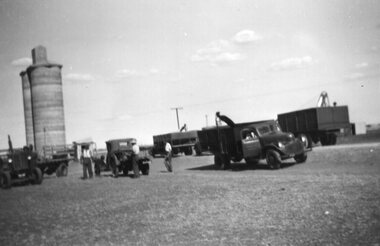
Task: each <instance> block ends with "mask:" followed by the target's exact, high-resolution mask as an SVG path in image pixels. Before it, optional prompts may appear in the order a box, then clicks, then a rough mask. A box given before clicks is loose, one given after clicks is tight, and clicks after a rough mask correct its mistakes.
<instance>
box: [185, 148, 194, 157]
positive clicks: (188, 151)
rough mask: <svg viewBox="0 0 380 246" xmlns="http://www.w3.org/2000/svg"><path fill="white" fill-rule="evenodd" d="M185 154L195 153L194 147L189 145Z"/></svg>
mask: <svg viewBox="0 0 380 246" xmlns="http://www.w3.org/2000/svg"><path fill="white" fill-rule="evenodd" d="M184 152H185V155H192V154H193V149H192V148H191V147H188V148H186V149H185V151H184Z"/></svg>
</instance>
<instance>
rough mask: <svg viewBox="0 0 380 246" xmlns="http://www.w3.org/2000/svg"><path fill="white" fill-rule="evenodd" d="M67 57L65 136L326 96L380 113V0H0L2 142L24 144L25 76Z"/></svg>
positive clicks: (307, 103) (134, 133)
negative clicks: (38, 55) (41, 60)
mask: <svg viewBox="0 0 380 246" xmlns="http://www.w3.org/2000/svg"><path fill="white" fill-rule="evenodd" d="M38 45H43V46H45V47H46V49H47V56H48V60H49V61H53V62H56V63H59V64H62V65H63V67H62V84H63V97H64V114H65V126H66V141H67V143H68V144H70V143H72V142H73V141H78V140H81V139H86V138H91V139H93V140H94V141H95V142H96V143H97V145H98V147H99V148H101V147H104V146H105V144H104V142H105V141H106V140H109V139H114V138H124V137H135V138H137V139H138V142H139V143H140V144H152V142H153V138H152V136H153V135H157V134H163V133H168V132H173V131H177V130H178V127H177V117H176V111H175V110H174V108H176V107H180V108H181V109H180V110H178V114H179V124H180V126H182V125H183V124H185V123H186V125H187V127H188V130H197V129H201V128H202V127H205V126H211V125H214V124H215V112H217V111H220V112H221V113H222V114H224V115H227V116H229V117H230V118H231V119H232V120H234V121H235V122H245V121H258V120H266V119H276V117H277V114H280V113H285V112H289V111H293V110H300V109H304V108H310V107H316V106H317V101H318V98H319V95H320V94H321V92H322V91H326V92H327V93H328V96H329V101H330V103H331V104H332V102H337V104H338V105H347V106H348V107H349V118H350V121H351V122H353V123H355V122H357V123H359V122H360V123H363V122H364V123H366V124H377V123H380V113H379V112H380V1H378V0H360V1H357V0H320V1H313V0H278V1H274V0H229V1H226V0H192V1H185V0H158V1H153V0H150V1H146V0H128V1H124V0H120V1H116V0H114V1H104V0H103V1H100V0H81V1H79V0H78V1H76V0H64V1H63V0H49V1H47V0H33V1H29V0H23V1H21V0H0V113H1V115H0V149H4V148H7V135H8V134H9V135H11V137H12V140H13V145H14V146H19V147H21V146H23V145H25V143H26V138H25V123H24V113H23V99H22V87H21V77H20V75H19V73H20V72H21V71H23V70H25V69H26V68H27V67H28V66H29V65H30V64H31V62H32V60H31V50H32V49H33V48H34V47H36V46H38Z"/></svg>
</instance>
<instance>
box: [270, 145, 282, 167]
mask: <svg viewBox="0 0 380 246" xmlns="http://www.w3.org/2000/svg"><path fill="white" fill-rule="evenodd" d="M266 159H267V163H268V166H269V168H270V169H279V168H280V167H281V157H280V154H279V153H278V152H277V151H275V150H271V149H270V150H268V151H267V156H266Z"/></svg>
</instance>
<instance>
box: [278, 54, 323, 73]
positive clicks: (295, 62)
mask: <svg viewBox="0 0 380 246" xmlns="http://www.w3.org/2000/svg"><path fill="white" fill-rule="evenodd" d="M314 63H316V61H314V60H313V58H312V57H310V56H304V57H291V58H287V59H285V60H282V61H279V62H275V63H272V65H271V69H273V70H293V69H302V68H306V67H309V66H311V65H313V64H314Z"/></svg>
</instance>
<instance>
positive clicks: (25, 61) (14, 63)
mask: <svg viewBox="0 0 380 246" xmlns="http://www.w3.org/2000/svg"><path fill="white" fill-rule="evenodd" d="M11 64H12V66H29V65H31V64H32V59H31V58H29V57H23V58H19V59H16V60H14V61H12V63H11Z"/></svg>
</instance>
